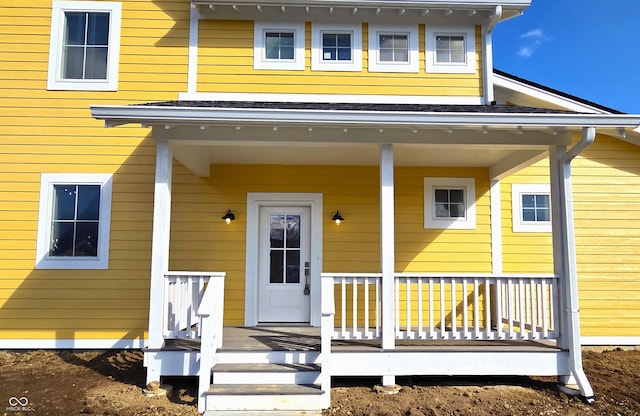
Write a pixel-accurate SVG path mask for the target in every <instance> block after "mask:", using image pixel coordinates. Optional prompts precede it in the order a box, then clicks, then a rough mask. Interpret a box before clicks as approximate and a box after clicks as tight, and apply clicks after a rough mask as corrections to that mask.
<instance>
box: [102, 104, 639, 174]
mask: <svg viewBox="0 0 640 416" xmlns="http://www.w3.org/2000/svg"><path fill="white" fill-rule="evenodd" d="M155 104H160V105H154V104H153V103H152V104H150V105H125V106H113V105H105V106H98V105H93V106H91V114H92V116H93V117H94V118H96V119H99V120H104V122H105V125H106V126H107V127H112V126H118V125H122V124H140V125H141V126H143V127H152V129H153V130H152V138H153V140H156V141H168V142H169V143H171V145H172V148H173V155H174V157H175V158H176V159H177V160H178V161H180V163H182V164H183V165H184V166H186V167H187V168H188V169H189V170H191V171H192V172H193V173H194V174H196V175H198V176H203V177H206V176H209V173H210V169H211V166H215V165H216V164H220V163H236V164H237V163H241V164H242V163H247V164H252V163H269V164H290V163H294V164H299V163H303V164H351V165H370V164H375V163H376V157H377V156H376V155H377V149H378V147H379V144H394V145H396V146H395V149H396V151H395V160H396V163H397V164H398V165H399V166H401V165H406V166H417V165H424V166H469V167H486V168H488V169H489V175H490V176H491V178H496V179H499V178H502V177H505V176H508V175H509V174H511V173H513V172H515V171H517V170H519V169H521V168H523V167H525V166H528V165H530V164H531V163H534V162H536V161H538V160H540V159H542V158H544V157H546V155H547V150H548V148H549V147H550V146H570V145H571V144H572V142H573V140H574V137H572V134H570V133H573V132H579V131H582V130H583V129H584V128H587V127H596V129H598V130H599V131H605V132H609V133H611V132H613V133H616V132H620V131H622V132H624V131H625V129H633V128H637V127H638V126H639V125H640V115H625V114H579V113H570V112H557V113H547V112H541V113H521V112H518V111H522V110H523V109H522V108H518V107H514V109H513V110H511V111H515V112H507V111H509V109H510V108H511V107H513V106H498V107H493V106H489V107H487V106H469V108H472V109H475V110H476V111H475V112H474V111H461V109H463V108H464V106H417V107H416V106H409V107H404V106H402V105H399V106H388V105H382V106H383V108H386V109H387V111H376V110H372V109H368V110H367V109H366V108H369V107H370V106H367V105H363V106H356V107H357V108H360V109H358V110H355V109H346V108H349V106H350V105H346V106H343V107H341V106H340V105H333V104H332V105H325V106H320V108H325V109H318V108H315V109H313V108H290V107H297V106H299V105H300V103H297V104H296V103H279V104H280V107H278V106H277V105H273V106H271V105H269V103H262V104H256V103H244V104H245V107H244V108H240V107H238V106H233V105H232V104H230V103H223V104H222V105H220V106H206V105H205V103H188V102H175V103H155ZM271 104H273V103H271ZM229 105H231V107H228V106H229ZM287 105H288V106H289V108H286V107H287ZM302 105H304V104H302ZM315 106H316V107H318V106H319V105H318V104H317V103H316V104H315ZM376 106H377V105H373V108H378V107H376ZM256 107H260V108H256ZM283 107H285V108H283ZM333 107H335V108H334V109H327V108H333ZM345 107H346V108H345ZM336 108H338V109H336ZM389 108H396V111H390V110H389ZM398 108H422V109H423V110H425V109H430V108H439V109H440V110H441V111H398ZM446 108H451V111H442V110H445V109H446ZM502 109H504V112H500V111H499V110H502ZM496 110H498V112H496ZM534 110H536V109H532V111H534ZM540 111H548V110H540Z"/></svg>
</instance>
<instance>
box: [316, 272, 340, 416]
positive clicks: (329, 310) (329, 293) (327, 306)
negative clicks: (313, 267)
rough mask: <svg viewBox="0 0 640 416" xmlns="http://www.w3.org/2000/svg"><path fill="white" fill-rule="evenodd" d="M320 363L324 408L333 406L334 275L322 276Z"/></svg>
mask: <svg viewBox="0 0 640 416" xmlns="http://www.w3.org/2000/svg"><path fill="white" fill-rule="evenodd" d="M320 284H321V287H320V293H321V297H322V300H321V305H322V306H321V317H320V320H321V323H320V355H321V359H320V363H321V365H322V366H321V373H320V374H321V385H322V390H323V391H324V396H323V399H322V403H323V406H322V407H323V408H328V407H330V406H331V337H332V334H333V331H334V328H335V315H336V301H335V296H334V290H335V286H334V285H335V282H334V278H333V276H322V277H321V282H320Z"/></svg>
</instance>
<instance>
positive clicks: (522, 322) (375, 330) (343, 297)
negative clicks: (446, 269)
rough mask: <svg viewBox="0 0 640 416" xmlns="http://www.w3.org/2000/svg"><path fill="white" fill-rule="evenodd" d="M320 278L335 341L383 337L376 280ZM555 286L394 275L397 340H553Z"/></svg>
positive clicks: (537, 281)
mask: <svg viewBox="0 0 640 416" xmlns="http://www.w3.org/2000/svg"><path fill="white" fill-rule="evenodd" d="M323 279H331V280H332V281H333V287H334V290H333V293H332V294H331V295H332V296H333V297H334V299H335V303H336V317H335V319H336V325H335V327H336V328H335V329H334V332H333V338H334V339H377V338H380V336H381V330H382V329H381V327H380V323H381V311H382V305H381V284H382V283H381V280H382V277H381V275H380V274H353V273H341V274H335V273H333V274H323ZM557 281H558V279H557V277H556V276H554V275H507V274H500V275H487V274H465V275H462V274H450V275H443V274H425V273H423V274H417V273H411V274H407V273H398V274H396V275H395V282H394V288H395V290H394V305H393V309H394V317H395V322H394V332H395V337H396V339H431V340H443V339H444V340H504V339H508V340H536V339H555V338H557V335H558V334H557V330H556V328H557V327H558V323H557V311H558V301H557V297H558V292H557V284H558V283H557ZM327 287H328V286H327ZM323 296H324V293H323Z"/></svg>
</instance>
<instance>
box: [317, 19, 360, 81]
mask: <svg viewBox="0 0 640 416" xmlns="http://www.w3.org/2000/svg"><path fill="white" fill-rule="evenodd" d="M311 69H312V70H325V71H361V70H362V27H361V25H313V30H312V34H311Z"/></svg>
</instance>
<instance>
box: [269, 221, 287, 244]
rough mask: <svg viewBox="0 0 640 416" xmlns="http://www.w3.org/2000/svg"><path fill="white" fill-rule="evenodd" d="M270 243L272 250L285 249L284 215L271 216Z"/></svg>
mask: <svg viewBox="0 0 640 416" xmlns="http://www.w3.org/2000/svg"><path fill="white" fill-rule="evenodd" d="M269 223H270V227H271V231H270V234H269V235H270V241H271V247H272V248H283V247H284V215H271V218H270V221H269Z"/></svg>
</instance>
